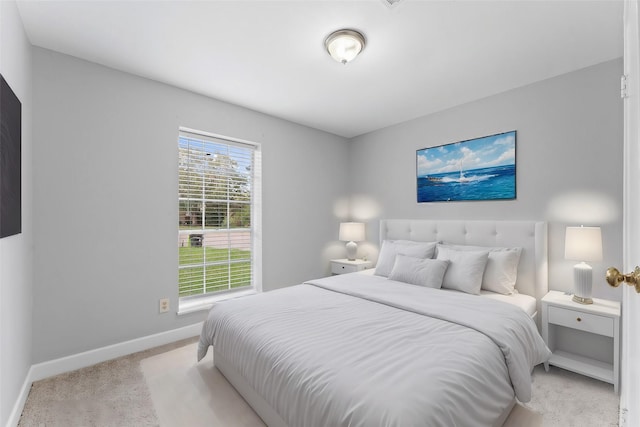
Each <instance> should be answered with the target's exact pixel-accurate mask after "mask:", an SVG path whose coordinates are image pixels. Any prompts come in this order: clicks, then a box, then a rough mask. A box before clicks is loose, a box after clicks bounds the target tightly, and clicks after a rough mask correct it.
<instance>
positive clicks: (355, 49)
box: [324, 29, 365, 64]
mask: <svg viewBox="0 0 640 427" xmlns="http://www.w3.org/2000/svg"><path fill="white" fill-rule="evenodd" d="M324 45H325V46H326V47H327V52H329V55H331V57H332V58H333V59H335V60H336V61H338V62H340V63H342V64H346V63H347V62H350V61H352V60H353V59H354V58H355V57H356V56H358V54H359V53H360V52H362V50H363V49H364V45H365V39H364V36H363V35H362V33H360V32H358V31H356V30H346V29H345V30H338V31H334V32H333V33H331V34H329V36H328V37H327V38H326V39H325V41H324Z"/></svg>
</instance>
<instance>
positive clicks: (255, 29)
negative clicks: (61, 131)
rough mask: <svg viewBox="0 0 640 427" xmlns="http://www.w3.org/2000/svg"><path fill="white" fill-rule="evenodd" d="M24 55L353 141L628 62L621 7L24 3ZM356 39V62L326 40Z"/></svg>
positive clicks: (404, 2)
mask: <svg viewBox="0 0 640 427" xmlns="http://www.w3.org/2000/svg"><path fill="white" fill-rule="evenodd" d="M18 7H19V11H20V14H21V16H22V19H23V22H24V26H25V30H26V33H27V35H28V37H29V40H30V41H31V43H32V44H34V45H36V46H40V47H44V48H47V49H51V50H55V51H58V52H62V53H65V54H69V55H72V56H76V57H78V58H82V59H86V60H88V61H92V62H96V63H98V64H102V65H105V66H107V67H111V68H115V69H117V70H122V71H126V72H128V73H132V74H136V75H139V76H142V77H147V78H150V79H153V80H157V81H160V82H164V83H168V84H171V85H174V86H177V87H180V88H184V89H187V90H190V91H193V92H197V93H200V94H203V95H207V96H210V97H212V98H216V99H219V100H223V101H227V102H230V103H233V104H236V105H240V106H243V107H247V108H250V109H253V110H257V111H260V112H263V113H266V114H270V115H273V116H276V117H280V118H283V119H286V120H290V121H292V122H296V123H300V124H303V125H306V126H310V127H313V128H317V129H321V130H324V131H327V132H331V133H334V134H337V135H341V136H344V137H347V138H350V137H354V136H357V135H360V134H364V133H367V132H371V131H374V130H377V129H380V128H383V127H387V126H390V125H393V124H396V123H400V122H404V121H407V120H410V119H413V118H416V117H420V116H423V115H426V114H430V113H434V112H437V111H441V110H444V109H447V108H450V107H453V106H456V105H460V104H463V103H466V102H470V101H473V100H476V99H480V98H483V97H486V96H489V95H493V94H496V93H500V92H503V91H506V90H509V89H512V88H515V87H519V86H523V85H526V84H529V83H533V82H536V81H539V80H543V79H546V78H549V77H553V76H556V75H560V74H563V73H567V72H570V71H573V70H576V69H580V68H584V67H587V66H590V65H594V64H597V63H600V62H604V61H608V60H611V59H614V58H618V57H621V56H622V51H623V41H622V14H623V3H622V1H620V0H609V1H576V0H572V1H559V0H553V1H541V0H537V1H521V0H511V1H505V0H503V1H481V0H471V1H461V0H446V1H425V0H423V1H418V0H401V1H400V2H399V3H397V4H396V5H395V6H389V5H388V4H387V3H386V2H385V0H359V1H326V0H323V1H307V0H297V1H244V0H234V1H178V0H175V1H153V0H151V1H86V0H85V1H55V0H53V1H51V0H49V1H20V0H19V1H18ZM341 28H354V29H357V30H359V31H361V32H363V33H364V34H365V37H366V39H367V45H366V47H365V49H364V51H363V52H362V54H361V55H360V56H359V57H357V58H356V59H355V60H354V61H353V62H351V63H349V64H347V65H342V64H339V63H337V62H335V61H334V60H333V59H331V58H330V57H329V55H328V54H327V52H326V50H325V48H324V39H325V37H326V36H327V35H328V34H329V33H331V32H332V31H334V30H337V29H341Z"/></svg>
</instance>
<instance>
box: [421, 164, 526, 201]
mask: <svg viewBox="0 0 640 427" xmlns="http://www.w3.org/2000/svg"><path fill="white" fill-rule="evenodd" d="M417 190H418V202H419V203H420V202H445V201H454V200H495V199H515V198H516V166H515V164H511V165H505V166H497V167H489V168H481V169H472V170H465V171H457V172H447V173H439V174H433V175H427V176H421V177H418V182H417Z"/></svg>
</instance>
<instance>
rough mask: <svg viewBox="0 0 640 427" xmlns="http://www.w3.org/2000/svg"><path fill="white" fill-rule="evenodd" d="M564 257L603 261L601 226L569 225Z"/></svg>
mask: <svg viewBox="0 0 640 427" xmlns="http://www.w3.org/2000/svg"><path fill="white" fill-rule="evenodd" d="M564 257H565V258H566V259H571V260H574V261H602V232H601V231H600V227H567V233H566V235H565V242H564Z"/></svg>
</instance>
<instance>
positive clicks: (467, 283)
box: [437, 246, 489, 295]
mask: <svg viewBox="0 0 640 427" xmlns="http://www.w3.org/2000/svg"><path fill="white" fill-rule="evenodd" d="M437 259H446V260H449V261H450V264H449V267H448V268H447V272H446V273H445V275H444V279H443V281H442V287H443V288H446V289H454V290H457V291H462V292H466V293H468V294H475V295H479V294H480V287H481V286H482V275H483V274H484V268H485V267H486V265H487V260H488V259H489V252H488V251H457V250H455V249H451V248H447V247H444V246H440V247H438V258H437Z"/></svg>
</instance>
